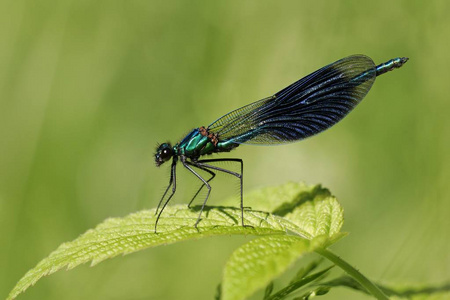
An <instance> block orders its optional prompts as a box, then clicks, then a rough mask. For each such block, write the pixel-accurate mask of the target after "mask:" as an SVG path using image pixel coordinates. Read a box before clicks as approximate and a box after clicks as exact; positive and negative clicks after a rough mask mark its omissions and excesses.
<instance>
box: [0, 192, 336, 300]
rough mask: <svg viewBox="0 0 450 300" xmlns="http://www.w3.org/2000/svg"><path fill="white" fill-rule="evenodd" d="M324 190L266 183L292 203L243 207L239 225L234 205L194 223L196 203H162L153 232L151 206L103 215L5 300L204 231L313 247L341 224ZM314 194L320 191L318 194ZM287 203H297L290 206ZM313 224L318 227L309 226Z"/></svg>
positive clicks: (327, 240)
mask: <svg viewBox="0 0 450 300" xmlns="http://www.w3.org/2000/svg"><path fill="white" fill-rule="evenodd" d="M320 191H321V192H320ZM324 191H325V190H324V189H322V188H320V186H314V187H307V186H306V185H304V184H293V183H289V184H286V185H282V186H280V187H278V188H275V187H274V188H269V189H268V190H265V192H264V193H263V194H264V195H266V197H269V194H272V195H277V196H275V197H274V196H272V197H274V198H273V199H272V200H273V201H274V202H275V204H276V205H277V206H280V205H282V203H279V201H276V200H275V198H277V197H280V198H282V199H283V201H287V202H288V203H291V205H290V209H289V213H287V215H286V217H285V218H283V217H280V216H276V215H273V214H270V213H267V212H264V211H257V210H245V211H244V219H245V224H246V225H250V226H252V227H242V226H241V220H240V218H241V211H240V209H239V208H235V207H224V206H222V207H206V208H205V210H204V212H203V215H202V220H201V222H200V223H199V225H198V228H195V227H194V226H193V225H194V224H195V222H196V220H197V217H198V213H199V211H198V207H194V208H191V209H188V208H187V207H186V206H185V205H176V206H171V207H167V208H166V209H165V210H164V213H163V214H162V215H161V218H160V220H159V223H158V233H155V232H154V224H155V220H156V218H155V210H145V211H141V212H137V213H134V214H131V215H128V216H126V217H123V218H111V219H107V220H105V221H104V222H103V223H101V224H99V225H98V226H97V227H96V228H95V229H91V230H88V231H87V232H86V233H84V234H83V235H81V236H80V237H78V238H77V239H75V240H73V241H71V242H67V243H64V244H62V245H61V246H60V247H58V249H56V250H55V251H54V252H53V253H51V254H50V255H49V256H48V257H47V258H45V259H43V260H42V261H41V262H39V263H38V265H37V266H36V267H35V268H33V269H31V270H30V271H28V272H27V273H26V274H25V276H24V277H23V278H22V279H20V281H19V282H18V283H17V285H16V286H15V287H14V289H13V290H12V291H11V293H10V295H9V297H8V299H14V298H15V297H17V295H18V294H20V293H21V292H23V291H25V290H26V289H27V288H28V287H30V286H31V285H34V284H35V283H36V282H37V281H38V280H39V279H40V278H42V277H43V276H46V275H50V274H52V273H54V272H56V271H58V270H60V269H63V268H66V269H72V268H74V267H76V266H78V265H80V264H84V263H87V262H91V265H95V264H97V263H99V262H101V261H103V260H105V259H108V258H112V257H115V256H117V255H120V254H122V255H123V254H128V253H132V252H136V251H140V250H143V249H146V248H150V247H156V246H159V245H163V244H171V243H175V242H178V241H184V240H189V239H198V238H203V237H207V236H217V235H233V234H234V235H236V234H237V235H284V236H286V235H287V234H293V235H296V236H297V237H295V238H297V239H298V236H300V237H304V238H306V239H313V238H314V240H312V241H303V240H302V242H298V243H299V244H298V245H300V244H301V243H306V242H308V243H311V242H312V243H313V245H312V246H311V245H309V244H308V245H309V246H308V247H310V248H311V249H312V248H314V247H323V246H325V245H328V244H330V243H331V242H332V241H334V240H337V237H338V236H339V234H338V233H337V231H336V230H338V229H339V228H340V226H338V225H336V224H340V223H342V219H340V220H338V218H339V217H341V218H342V210H341V209H340V208H338V207H336V206H338V204H337V201H336V200H335V199H334V198H332V197H330V196H326V195H325V194H326V192H324ZM308 193H309V194H308ZM307 194H308V195H309V196H308V197H307V196H306V195H307ZM319 194H320V195H322V196H321V197H318V195H319ZM299 195H302V196H301V197H303V198H302V199H306V198H308V199H314V201H313V202H314V205H313V206H311V205H309V204H308V203H309V202H301V201H299V200H298V199H299V197H300V196H299ZM324 195H325V196H324ZM252 197H253V198H252V199H253V201H255V202H257V201H256V198H257V197H263V195H260V196H256V195H253V196H252ZM289 197H293V199H289ZM324 197H325V198H324ZM260 200H261V201H260V202H264V199H262V198H260ZM321 202H323V203H321ZM292 203H296V204H295V205H292ZM322 210H323V211H322ZM337 212H340V214H339V213H337ZM296 216H298V217H306V218H308V220H309V221H308V222H304V221H301V220H296ZM327 222H329V224H327ZM316 225H317V226H318V228H313V227H314V226H316ZM289 238H293V237H289ZM296 245H297V244H296ZM298 245H297V246H295V247H294V246H293V247H294V248H293V249H295V248H296V247H299V246H298Z"/></svg>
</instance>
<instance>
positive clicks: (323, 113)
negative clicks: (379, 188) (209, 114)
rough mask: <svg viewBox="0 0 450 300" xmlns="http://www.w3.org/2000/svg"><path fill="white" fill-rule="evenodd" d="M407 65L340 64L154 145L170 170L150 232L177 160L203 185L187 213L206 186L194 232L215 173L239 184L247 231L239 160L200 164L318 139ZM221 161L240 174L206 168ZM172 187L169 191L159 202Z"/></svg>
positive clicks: (357, 58)
mask: <svg viewBox="0 0 450 300" xmlns="http://www.w3.org/2000/svg"><path fill="white" fill-rule="evenodd" d="M407 61H408V58H407V57H399V58H394V59H391V60H389V61H387V62H386V63H383V64H380V65H378V66H377V65H375V64H374V62H373V61H372V59H371V58H369V57H367V56H364V55H352V56H349V57H346V58H343V59H341V60H338V61H336V62H334V63H332V64H329V65H327V66H325V67H323V68H321V69H319V70H317V71H315V72H313V73H311V74H309V75H308V76H306V77H304V78H302V79H300V80H298V81H296V82H294V83H293V84H291V85H289V86H288V87H286V88H284V89H282V90H281V91H279V92H278V93H276V94H275V95H273V96H270V97H267V98H264V99H262V100H259V101H256V102H254V103H251V104H248V105H246V106H243V107H241V108H239V109H236V110H233V111H231V112H229V113H228V114H226V115H224V116H222V117H221V118H219V119H217V120H216V121H214V122H213V123H211V124H210V125H209V126H208V127H204V126H202V127H199V128H195V129H193V130H192V131H191V132H189V133H188V134H187V135H186V136H185V137H184V138H183V139H182V140H181V141H180V142H179V143H177V144H175V145H174V146H172V145H171V144H170V143H163V144H161V145H159V146H158V147H157V149H156V154H155V162H156V165H157V166H158V167H159V166H160V165H162V164H163V163H165V162H167V161H169V160H170V159H172V165H171V172H170V180H169V185H168V187H167V188H166V190H165V192H164V194H163V196H162V198H161V200H160V201H159V203H158V207H157V209H156V212H155V215H156V214H157V218H156V222H155V232H156V228H157V225H158V221H159V218H160V216H161V214H162V212H163V211H164V208H165V207H166V205H167V204H168V203H169V201H170V199H171V198H172V197H173V195H174V194H175V191H176V182H177V181H176V167H177V163H178V160H180V161H181V164H182V165H183V166H184V167H185V168H186V169H188V170H189V171H190V172H191V173H192V174H194V175H195V176H196V177H197V178H198V179H199V180H200V181H201V183H202V184H201V186H200V188H199V189H198V190H197V192H196V193H195V195H194V197H193V198H192V200H191V201H190V202H189V204H188V207H190V205H191V204H192V202H193V201H194V199H195V198H196V197H197V195H198V194H199V193H200V191H201V190H202V189H203V187H205V186H206V188H207V189H208V191H207V194H206V197H205V198H204V200H203V204H202V206H201V209H200V212H199V215H198V218H197V221H196V223H195V225H194V226H195V227H197V225H198V223H199V222H200V220H201V215H202V212H203V209H204V208H205V205H206V202H207V201H208V198H209V195H210V193H211V185H210V181H211V180H213V179H214V177H215V176H216V172H223V173H227V174H230V175H232V176H235V177H237V178H238V179H239V180H240V187H241V188H240V192H241V193H240V197H241V202H240V209H241V224H242V226H246V225H245V224H244V201H243V168H244V162H243V161H242V159H239V158H218V159H200V158H202V157H204V156H205V155H209V154H213V153H220V152H230V151H231V150H233V149H235V148H237V147H238V146H240V145H242V144H247V145H274V144H285V143H290V142H295V141H299V140H302V139H304V138H307V137H310V136H312V135H315V134H318V133H320V132H322V131H324V130H326V129H327V128H329V127H331V126H333V125H334V124H336V123H337V122H339V121H340V120H342V119H343V118H344V117H345V116H346V115H347V114H348V113H349V112H350V111H351V110H352V109H353V108H354V107H355V106H356V105H357V104H358V103H359V102H361V100H362V99H363V98H364V97H365V96H366V94H367V93H368V92H369V90H370V88H371V87H372V84H373V83H374V81H375V78H376V77H377V76H379V75H382V74H384V73H386V72H388V71H392V70H394V69H397V68H400V67H401V66H402V65H403V64H405V63H406V62H407ZM224 161H226V162H233V163H237V164H240V172H233V171H230V170H227V169H223V168H220V167H217V166H214V165H211V163H212V162H224ZM198 170H202V171H204V172H206V173H208V174H209V178H207V179H205V178H204V177H202V176H201V175H200V174H199V173H198ZM171 187H172V191H171V193H170V195H169V196H168V197H167V199H166V200H165V201H164V199H165V198H166V196H167V193H168V192H169V190H170V188H171ZM161 205H162V206H161ZM160 208H161V209H160Z"/></svg>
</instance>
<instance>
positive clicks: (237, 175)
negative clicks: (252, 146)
mask: <svg viewBox="0 0 450 300" xmlns="http://www.w3.org/2000/svg"><path fill="white" fill-rule="evenodd" d="M220 161H232V162H238V163H240V164H241V173H236V172H233V171H230V170H227V169H223V168H219V167H216V166H212V165H209V164H206V163H208V162H220ZM196 164H197V165H198V166H202V167H205V168H208V169H213V170H216V171H220V172H224V173H227V174H230V175H233V176H236V177H237V178H239V180H240V181H241V182H240V184H241V223H242V226H244V227H247V226H248V225H245V224H244V192H243V187H244V182H243V180H244V176H243V174H244V161H243V160H242V159H240V158H218V159H202V160H199V161H197V163H196Z"/></svg>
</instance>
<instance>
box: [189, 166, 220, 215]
mask: <svg viewBox="0 0 450 300" xmlns="http://www.w3.org/2000/svg"><path fill="white" fill-rule="evenodd" d="M196 167H197V168H199V169H202V170H203V171H205V172H208V173H209V174H211V177H210V178H209V179H208V180H206V182H208V183H209V182H210V181H211V180H213V179H214V177H216V173H214V172H213V171H211V170H208V169H206V168H202V167H198V166H196ZM204 186H205V184H204V183H202V185H201V187H200V188H199V189H198V191H197V193H195V195H194V197H192V199H191V201H189V204H188V208H190V207H191V204H192V202H193V201H194V199H195V198H196V197H197V195H198V194H199V193H200V191H201V190H202V189H203V187H204Z"/></svg>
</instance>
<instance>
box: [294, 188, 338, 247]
mask: <svg viewBox="0 0 450 300" xmlns="http://www.w3.org/2000/svg"><path fill="white" fill-rule="evenodd" d="M285 219H287V220H290V221H292V223H294V224H295V225H297V226H299V227H300V228H302V229H303V230H305V231H306V234H307V237H309V238H313V237H319V236H326V237H329V238H332V239H335V238H336V239H337V238H339V237H341V236H342V235H341V234H340V233H339V231H340V230H341V227H342V225H343V223H344V212H343V209H342V207H341V206H340V205H339V202H338V201H337V200H336V198H334V197H331V196H327V197H325V198H322V197H319V198H315V199H314V200H313V201H308V202H304V203H303V204H302V205H300V206H299V207H297V208H295V209H294V210H293V211H292V212H291V213H288V214H287V215H286V216H285Z"/></svg>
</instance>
